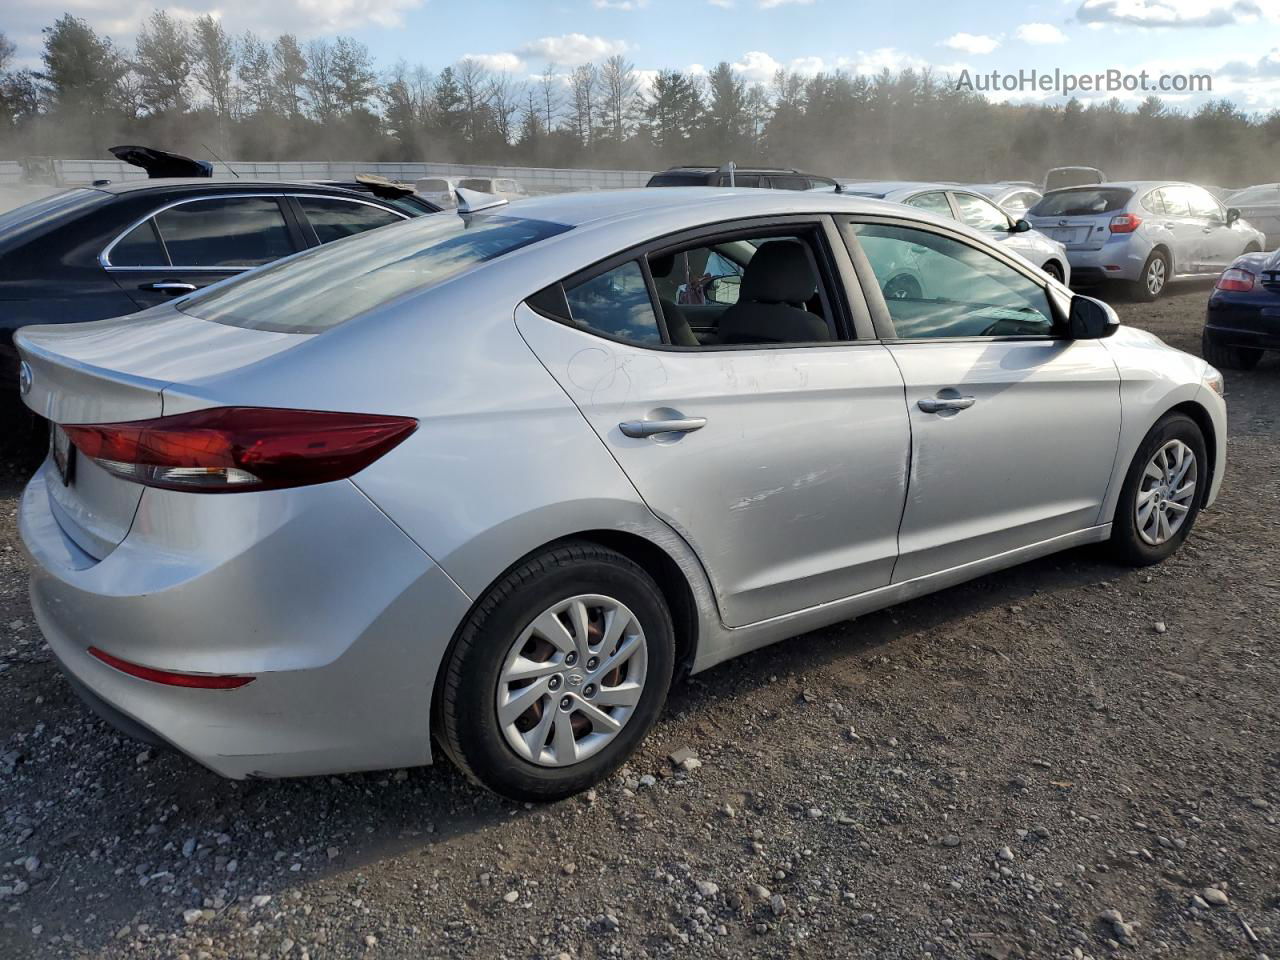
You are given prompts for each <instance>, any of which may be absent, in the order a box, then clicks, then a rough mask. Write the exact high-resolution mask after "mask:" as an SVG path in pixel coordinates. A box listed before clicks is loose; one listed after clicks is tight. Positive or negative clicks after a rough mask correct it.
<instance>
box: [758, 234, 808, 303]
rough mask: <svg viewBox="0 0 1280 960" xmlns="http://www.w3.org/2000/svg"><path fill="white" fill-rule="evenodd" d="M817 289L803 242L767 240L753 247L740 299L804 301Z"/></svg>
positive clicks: (775, 301) (786, 301)
mask: <svg viewBox="0 0 1280 960" xmlns="http://www.w3.org/2000/svg"><path fill="white" fill-rule="evenodd" d="M817 290H818V278H817V276H815V274H814V272H813V267H812V266H810V264H809V255H808V251H806V250H805V247H804V244H802V243H799V242H798V241H795V240H769V241H766V242H765V243H762V244H761V245H760V246H759V248H757V249H756V252H755V255H754V256H752V258H751V259H750V260H749V261H747V268H746V270H744V271H743V275H742V289H741V291H740V292H739V296H738V299H739V300H753V301H756V302H757V303H805V302H806V301H808V300H809V299H811V298H812V297H813V295H814V294H815V293H816V292H817Z"/></svg>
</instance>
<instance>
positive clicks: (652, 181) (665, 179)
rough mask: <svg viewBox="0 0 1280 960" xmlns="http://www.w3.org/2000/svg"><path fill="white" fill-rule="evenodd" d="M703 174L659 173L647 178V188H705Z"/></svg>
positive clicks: (705, 181)
mask: <svg viewBox="0 0 1280 960" xmlns="http://www.w3.org/2000/svg"><path fill="white" fill-rule="evenodd" d="M706 185H707V175H706V174H705V173H659V174H657V175H655V176H652V177H650V178H649V182H648V183H647V184H645V186H647V187H705V186H706Z"/></svg>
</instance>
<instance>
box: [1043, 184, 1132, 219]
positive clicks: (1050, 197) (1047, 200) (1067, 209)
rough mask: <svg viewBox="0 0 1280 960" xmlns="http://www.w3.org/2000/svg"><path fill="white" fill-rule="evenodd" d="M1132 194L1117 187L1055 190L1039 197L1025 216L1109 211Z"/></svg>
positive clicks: (1075, 214)
mask: <svg viewBox="0 0 1280 960" xmlns="http://www.w3.org/2000/svg"><path fill="white" fill-rule="evenodd" d="M1132 196H1133V191H1132V190H1124V189H1121V188H1119V187H1097V188H1094V189H1088V190H1055V191H1054V192H1053V193H1046V194H1045V195H1044V196H1043V197H1041V198H1040V202H1039V203H1037V204H1036V205H1035V206H1034V207H1032V208H1031V209H1030V210H1028V211H1027V216H1029V217H1079V216H1088V215H1090V214H1095V213H1111V212H1112V211H1114V210H1119V209H1120V208H1121V207H1123V206H1124V205H1125V204H1126V203H1128V202H1129V198H1130V197H1132Z"/></svg>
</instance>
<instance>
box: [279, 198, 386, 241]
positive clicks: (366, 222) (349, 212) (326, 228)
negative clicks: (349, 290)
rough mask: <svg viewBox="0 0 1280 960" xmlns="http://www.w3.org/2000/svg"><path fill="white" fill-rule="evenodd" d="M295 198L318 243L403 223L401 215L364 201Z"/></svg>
mask: <svg viewBox="0 0 1280 960" xmlns="http://www.w3.org/2000/svg"><path fill="white" fill-rule="evenodd" d="M297 200H298V203H299V204H300V205H301V207H302V210H303V212H304V213H305V214H306V215H307V219H308V220H310V221H311V226H312V227H314V228H315V231H316V236H317V237H318V238H319V240H320V242H321V243H329V242H331V241H333V240H341V239H342V238H343V237H350V236H354V235H355V234H357V233H364V232H365V231H366V230H372V229H374V228H375V227H385V226H386V225H387V224H389V223H403V222H404V217H401V216H398V215H396V214H394V213H392V212H391V211H390V210H384V209H383V208H382V207H375V206H371V205H370V204H367V203H353V202H352V201H350V200H339V199H337V198H335V197H298V198H297Z"/></svg>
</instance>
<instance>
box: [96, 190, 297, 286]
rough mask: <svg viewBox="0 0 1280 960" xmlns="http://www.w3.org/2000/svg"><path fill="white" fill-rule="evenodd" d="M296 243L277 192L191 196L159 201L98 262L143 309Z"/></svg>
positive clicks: (294, 228)
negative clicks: (272, 194)
mask: <svg viewBox="0 0 1280 960" xmlns="http://www.w3.org/2000/svg"><path fill="white" fill-rule="evenodd" d="M304 246H306V244H305V243H304V242H303V240H302V237H301V234H300V232H299V230H298V228H297V226H296V224H294V223H293V222H291V220H290V219H288V218H287V216H286V211H285V208H284V207H282V205H281V198H280V197H277V196H270V195H263V194H244V195H239V196H236V195H226V196H216V197H196V198H192V199H190V200H180V201H177V202H175V203H171V204H168V205H167V206H164V207H161V208H160V209H159V210H157V211H155V212H154V213H153V214H151V215H150V216H148V217H147V218H146V219H145V220H143V221H141V222H140V223H137V224H135V225H134V226H132V227H131V228H130V229H128V230H126V231H125V232H124V233H123V234H121V235H120V236H119V237H117V238H116V239H115V240H114V241H112V243H111V244H110V245H109V246H108V247H107V248H106V249H105V250H104V251H103V252H102V255H101V257H100V262H101V263H102V265H103V266H104V267H105V268H106V270H107V271H108V272H109V273H110V274H111V276H112V279H114V280H115V282H116V283H117V284H119V286H120V288H121V289H122V290H123V291H124V292H125V293H126V294H127V295H128V296H129V297H130V299H132V300H133V301H134V302H135V303H136V304H137V305H138V306H139V307H151V306H155V305H156V304H157V303H164V302H165V301H167V300H172V299H173V298H175V297H180V296H183V295H185V294H188V293H191V292H193V291H195V290H198V289H199V288H201V287H205V286H208V285H209V284H211V283H217V282H218V281H219V280H224V279H226V278H227V277H231V276H235V275H236V274H238V273H243V272H244V271H245V270H251V269H253V268H254V267H256V266H260V265H262V264H264V263H270V262H271V261H272V260H278V259H279V258H280V257H285V256H288V255H289V254H291V253H295V252H297V251H298V250H301V249H303V247H304Z"/></svg>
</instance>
